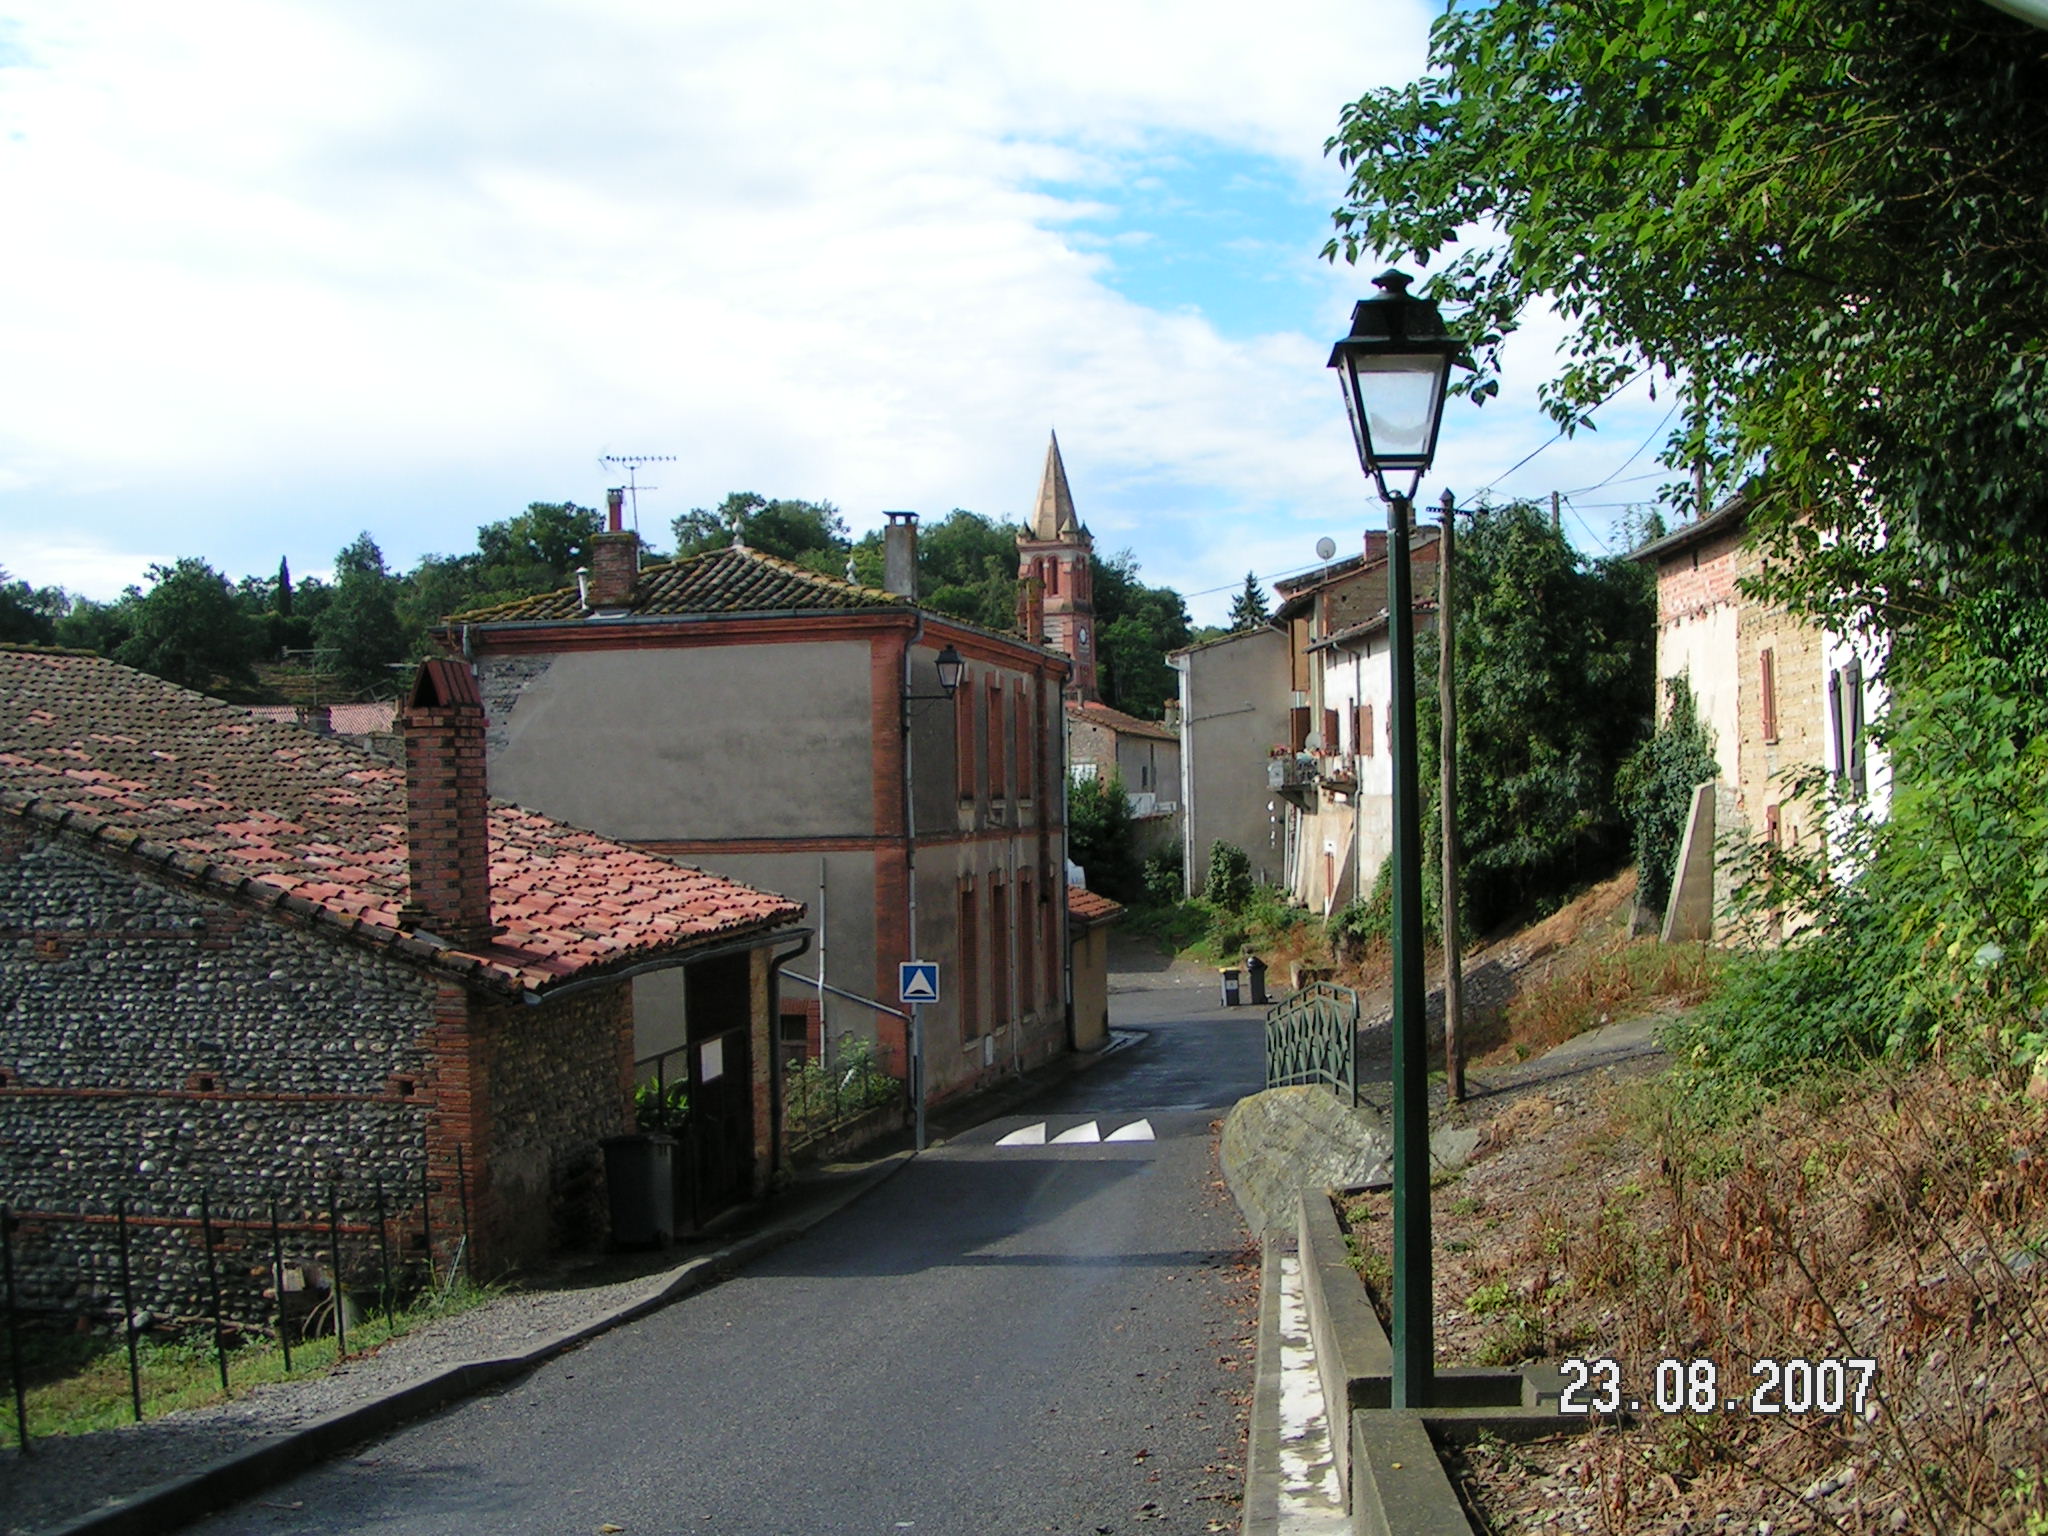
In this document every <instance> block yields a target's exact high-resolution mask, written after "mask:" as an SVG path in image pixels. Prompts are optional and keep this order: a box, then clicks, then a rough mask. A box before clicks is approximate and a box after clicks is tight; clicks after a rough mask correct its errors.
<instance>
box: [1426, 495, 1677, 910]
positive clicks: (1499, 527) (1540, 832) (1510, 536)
mask: <svg viewBox="0 0 2048 1536" xmlns="http://www.w3.org/2000/svg"><path fill="white" fill-rule="evenodd" d="M1452 603H1453V609H1454V611H1453V622H1454V623H1455V625H1456V626H1457V637H1458V648H1457V689H1458V820H1459V841H1460V843H1461V845H1462V853H1463V863H1462V870H1463V878H1462V881H1461V895H1462V898H1463V903H1462V904H1463V910H1464V913H1465V916H1466V920H1467V921H1468V922H1469V923H1470V925H1471V926H1472V928H1473V929H1475V930H1476V931H1479V932H1484V931H1486V930H1488V929H1490V928H1492V927H1494V926H1495V925H1496V924H1498V923H1500V922H1501V921H1502V920H1504V919H1506V918H1508V917H1512V916H1519V915H1521V914H1524V913H1527V912H1531V911H1534V910H1537V909H1540V908H1542V907H1545V906H1548V905H1550V904H1551V903H1553V902H1555V901H1556V900H1558V899H1560V898H1561V897H1563V896H1564V895H1566V894H1567V893H1568V892H1569V891H1570V890H1571V889H1572V887H1573V886H1574V885H1577V884H1579V883H1581V882H1583V881H1585V880H1587V879H1590V878H1593V877H1595V876H1597V875H1602V874H1605V873H1607V872H1608V871H1609V870H1611V869H1612V868H1613V867H1614V866H1615V865H1617V864H1619V863H1620V862H1621V861H1622V859H1623V858H1624V857H1625V853H1626V849H1627V831H1626V827H1625V824H1624V822H1623V819H1622V812H1621V807H1620V805H1619V804H1618V803H1617V800H1616V797H1615V789H1614V785H1615V776H1616V773H1617V772H1618V770H1619V769H1620V767H1621V764H1622V763H1623V761H1624V760H1626V759H1627V757H1628V756H1629V754H1630V753H1631V752H1633V751H1634V750H1635V748H1636V746H1637V745H1638V743H1640V742H1641V741H1642V740H1643V739H1644V738H1645V737H1646V736H1648V735H1649V733H1650V713H1651V700H1652V698H1653V697H1654V694H1655V666H1656V648H1655V637H1654V626H1655V616H1656V604H1655V595H1654V583H1653V580H1652V578H1651V576H1650V573H1649V572H1648V571H1647V570H1645V569H1644V568H1643V567H1642V566H1641V565H1638V564H1636V563H1634V562H1631V561H1627V560H1610V561H1601V562H1597V563H1588V562H1587V561H1586V560H1585V558H1584V557H1583V556H1581V555H1580V554H1579V553H1578V552H1577V551H1576V550H1574V549H1573V548H1572V547H1571V545H1570V544H1569V543H1568V542H1566V540H1565V538H1564V536H1563V534H1561V533H1558V532H1556V531H1554V530H1553V529H1552V528H1551V526H1550V520H1549V518H1548V517H1546V516H1544V515H1543V514H1541V513H1540V512H1538V511H1537V509H1536V508H1534V507H1532V506H1529V505H1527V504H1517V505H1514V506H1510V507H1505V508H1500V509H1492V510H1487V511H1484V512H1482V513H1480V514H1479V515H1478V516H1476V517H1474V518H1473V519H1472V523H1471V526H1470V527H1469V528H1468V529H1467V530H1465V531H1463V532H1461V533H1460V534H1459V536H1458V574H1457V580H1456V581H1455V583H1454V584H1453V587H1452ZM1416 649H1417V652H1418V655H1417V659H1416V673H1417V675H1418V676H1421V677H1432V678H1433V677H1434V676H1435V675H1436V660H1435V652H1436V645H1435V642H1434V639H1433V638H1432V639H1430V640H1427V641H1425V642H1424V643H1422V644H1419V645H1418V646H1417V648H1416ZM1418 704H1419V708H1418V709H1417V711H1416V713H1417V717H1418V718H1417V724H1418V732H1417V734H1418V736H1419V738H1420V746H1421V758H1422V762H1421V777H1422V783H1423V785H1424V786H1425V787H1426V793H1427V795H1428V797H1429V799H1430V801H1431V802H1432V807H1433V804H1434V801H1435V797H1436V789H1435V786H1436V784H1437V782H1438V770H1437V759H1438V753H1439V747H1438V743H1439V740H1440V734H1441V733H1440V729H1439V726H1438V721H1439V720H1440V718H1441V716H1440V714H1439V712H1438V703H1437V697H1436V693H1435V690H1434V689H1431V690H1429V691H1427V692H1425V693H1423V694H1421V695H1420V696H1419V698H1418ZM1423 825H1424V827H1425V828H1431V829H1434V828H1436V827H1438V826H1440V822H1439V820H1438V817H1437V813H1436V811H1435V810H1434V809H1433V808H1432V809H1430V810H1428V811H1427V812H1426V813H1425V815H1424V817H1423ZM1430 835H1431V836H1432V837H1435V836H1436V835H1438V834H1437V833H1436V832H1435V831H1433V830H1432V832H1431V833H1430ZM1440 868H1441V861H1440V860H1439V859H1437V858H1435V857H1430V858H1428V859H1425V861H1424V870H1425V879H1426V881H1427V883H1428V884H1429V886H1430V888H1431V891H1432V893H1433V892H1434V890H1435V887H1436V885H1437V883H1438V881H1439V879H1440V876H1439V875H1438V873H1437V871H1438V870H1440ZM1431 900H1432V901H1434V900H1435V897H1434V895H1433V894H1432V896H1431Z"/></svg>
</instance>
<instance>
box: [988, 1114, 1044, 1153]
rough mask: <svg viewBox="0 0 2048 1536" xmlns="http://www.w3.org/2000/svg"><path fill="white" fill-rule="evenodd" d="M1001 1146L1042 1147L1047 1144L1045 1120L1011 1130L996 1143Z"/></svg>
mask: <svg viewBox="0 0 2048 1536" xmlns="http://www.w3.org/2000/svg"><path fill="white" fill-rule="evenodd" d="M996 1145H997V1146H999V1147H1042V1146H1044V1145H1045V1122H1044V1121H1043V1120H1041V1121H1039V1122H1038V1124H1036V1125H1026V1126H1022V1127H1020V1128H1018V1129H1017V1130H1014V1131H1012V1132H1010V1134H1009V1135H1007V1136H1005V1137H1003V1138H1002V1139H1001V1140H1000V1141H998V1142H997V1143H996Z"/></svg>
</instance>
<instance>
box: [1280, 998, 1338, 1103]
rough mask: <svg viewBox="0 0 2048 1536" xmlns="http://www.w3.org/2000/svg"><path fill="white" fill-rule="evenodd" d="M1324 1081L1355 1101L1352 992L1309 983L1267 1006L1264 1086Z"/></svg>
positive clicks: (1286, 1085)
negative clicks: (1280, 1001)
mask: <svg viewBox="0 0 2048 1536" xmlns="http://www.w3.org/2000/svg"><path fill="white" fill-rule="evenodd" d="M1299 1083H1327V1084H1329V1085H1330V1087H1332V1088H1334V1089H1335V1090H1336V1091H1337V1092H1338V1093H1339V1094H1341V1095H1349V1097H1350V1100H1351V1102H1352V1104H1354V1105H1355V1104H1357V1103H1358V994H1357V993H1356V992H1354V991H1353V990H1352V989H1351V988H1349V987H1340V986H1338V985H1337V984H1336V983H1335V982H1332V981H1318V982H1312V983H1310V984H1309V985H1308V986H1306V987H1303V988H1302V989H1301V990H1300V991H1299V992H1297V993H1295V994H1294V995H1293V996H1292V997H1290V998H1288V999H1287V1001H1286V1002H1284V1003H1280V1004H1278V1005H1276V1006H1275V1007H1273V1008H1271V1009H1269V1010H1267V1013H1266V1086H1267V1087H1268V1088H1286V1087H1291V1086H1293V1085H1295V1084H1299Z"/></svg>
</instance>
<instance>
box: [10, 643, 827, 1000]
mask: <svg viewBox="0 0 2048 1536" xmlns="http://www.w3.org/2000/svg"><path fill="white" fill-rule="evenodd" d="M0 811H4V812H6V813H9V814H12V815H16V816H21V817H24V818H27V819H30V820H34V821H37V822H40V823H43V824H44V825H48V826H52V827H60V828H63V829H65V830H66V831H68V832H71V833H73V834H76V835H80V836H83V837H86V838H89V839H91V840H93V841H94V842H96V843H99V844H102V845H104V846H107V847H109V848H113V849H116V850H119V851H121V852H123V853H125V854H128V855H130V856H132V857H137V858H141V859H143V860H145V861H147V862H150V863H152V864H155V865H158V866H160V867H161V868H163V869H164V870H165V871H166V872H167V873H169V874H171V875H173V876H176V877H181V878H184V879H186V880H190V881H193V882H195V883H198V884H202V885H205V886H208V887H211V888H213V889H215V890H217V891H220V892H223V893H225V894H228V895H231V896H233V897H235V898H237V899H239V900H242V901H247V902H254V903H256V904H258V905H260V906H265V907H276V908H279V909H280V910H283V911H285V912H287V913H290V914H292V915H293V916H296V917H297V918H299V919H301V920H304V921H310V922H313V923H315V924H318V925H321V926H331V927H336V928H339V929H341V930H343V931H345V932H347V933H348V934H349V935H350V936H352V937H354V938H356V939H357V940H359V941H362V942H366V943H370V944H373V945H377V946H381V947H384V948H387V949H390V950H392V951H393V952H395V953H397V954H399V955H401V956H403V957H404V958H406V959H407V960H410V961H412V962H414V963H418V964H427V965H432V966H436V967H439V968H441V969H445V970H452V971H454V972H455V973H456V974H458V975H460V976H462V977H463V978H464V979H466V980H469V981H472V982H476V983H480V984H483V985H486V986H490V987H494V988H496V989H499V990H506V991H530V990H540V989H545V988H546V987H548V986H549V985H551V984H553V983H558V982H561V981H565V980H568V979H569V978H572V977H576V976H579V975H582V974H586V973H589V974H597V973H601V972H602V971H604V970H606V969H609V968H613V967H617V966H623V965H628V964H635V963H638V962H640V961H643V960H648V959H653V958H655V957H656V956H659V955H663V954H667V953H669V952H672V951H676V950H681V949H687V948H689V947H692V946H696V945H701V944H704V943H707V942H709V941H712V940H714V939H723V938H727V937H739V936H742V935H746V934H750V933H754V932H759V931H763V930H767V929H772V928H776V927H780V926H782V925H783V924H786V923H790V922H793V921H795V919H796V918H798V917H799V916H801V915H802V913H803V910H804V909H803V905H802V903H800V902H795V901H791V900H789V899H787V898H785V897H782V896H775V895H770V894H768V893H766V892H762V891H757V890H754V889H752V888H751V887H749V886H744V885H741V884H739V883H737V882H736V881H732V880H727V879H724V878H722V877H720V876H717V875H711V874H706V873H705V872H703V871H702V870H698V869H693V868H691V867H689V866H688V865H684V864H677V863H674V862H672V861H671V860H668V859H662V858H657V857H655V856H654V855H651V854H646V853H641V852H639V851H637V850H635V849H632V848H628V847H625V846H624V845H623V844H620V843H615V842H612V841H611V840H610V839H608V838H603V837H599V836H598V835H597V834H596V833H594V832H586V831H583V830H581V829H579V828H576V827H571V826H567V825H565V824H563V823H562V822H559V821H555V820H553V819H552V818H550V817H547V816H542V815H539V814H537V813H536V812H533V811H529V810H525V809H523V808H521V807H519V806H515V805H508V804H505V803H504V802H502V801H493V802H492V804H491V813H490V840H491V917H492V920H493V922H494V923H495V924H497V925H498V928H499V933H498V936H497V937H496V938H494V940H493V941H492V943H491V944H490V945H489V946H488V947H487V948H483V949H481V950H478V951H476V952H472V953H465V952H461V951H457V950H454V949H451V948H449V947H447V946H445V945H443V944H441V943H440V942H439V941H437V940H431V939H428V938H425V937H421V936H418V935H415V934H411V933H408V932H405V931H403V930H401V929H400V928H399V926H398V909H399V907H400V905H401V904H402V903H403V902H404V900H405V897H406V892H407V884H408V882H407V875H406V837H405V773H404V770H403V769H401V768H399V767H397V766H396V765H394V764H390V763H386V762H383V761H380V760H379V759H377V758H374V757H371V756H369V755H368V754H366V753H364V752H361V751H359V750H357V749H356V748H354V747H351V746H349V745H347V744H346V743H344V742H339V741H335V740H332V739H330V738H327V737H321V736H315V735H313V734H312V733H311V732H309V731H306V730H303V729H301V728H300V727H298V726H296V725H285V724H280V723H277V722H274V721H269V720H263V719H259V718H258V717H256V716H255V715H253V714H251V713H250V712H249V711H248V710H246V709H238V708H236V707H235V706H233V705H231V704H223V703H221V702H220V701H218V700H216V699H210V698H207V697H205V696H204V695H201V694H197V693H192V692H189V691H187V690H186V689H183V688H178V687H174V686H173V685H172V684H170V683H166V682H163V681H162V680H160V679H158V678H155V677H151V676H149V675H148V674H146V673H142V672H137V671H134V670H132V669H131V668H128V667H123V666H119V665H117V664H116V663H114V662H111V661H106V660H104V659H102V658H100V657H97V656H80V655H63V654H56V653H51V652H38V651H32V650H25V649H11V648H6V647H0Z"/></svg>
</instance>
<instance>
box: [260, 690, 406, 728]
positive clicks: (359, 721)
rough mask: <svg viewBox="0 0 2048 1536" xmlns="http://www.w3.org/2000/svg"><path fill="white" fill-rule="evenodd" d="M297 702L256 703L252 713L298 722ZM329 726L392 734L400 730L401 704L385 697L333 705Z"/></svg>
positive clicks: (329, 716) (272, 718)
mask: <svg viewBox="0 0 2048 1536" xmlns="http://www.w3.org/2000/svg"><path fill="white" fill-rule="evenodd" d="M299 708H300V707H299V706H298V705H296V704H252V705H250V706H249V713H250V714H252V715H254V716H256V717H257V718H258V719H259V720H277V721H280V722H282V723H283V724H285V725H296V724H297V723H298V722H299V720H300V718H301V716H300V712H299ZM327 724H328V727H329V728H330V729H331V730H332V731H333V732H334V734H335V735H337V736H388V735H390V734H391V733H392V732H393V731H395V730H397V729H398V704H397V702H396V701H395V700H392V699H385V700H384V701H383V702H381V703H372V704H330V705H328V707H327Z"/></svg>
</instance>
